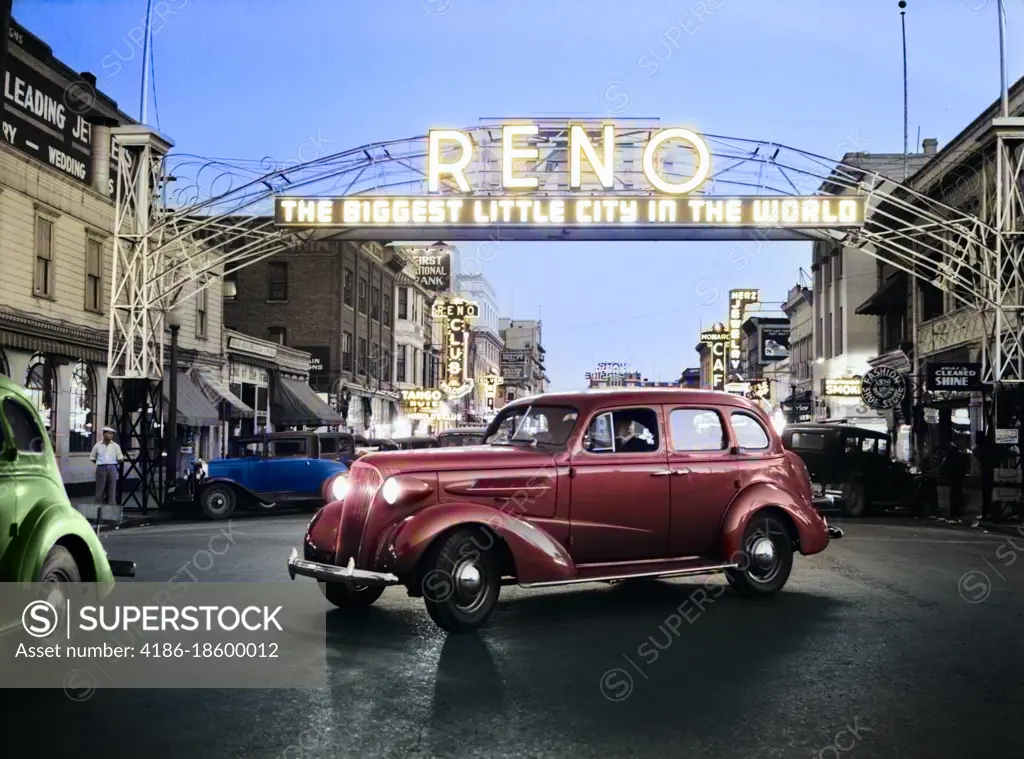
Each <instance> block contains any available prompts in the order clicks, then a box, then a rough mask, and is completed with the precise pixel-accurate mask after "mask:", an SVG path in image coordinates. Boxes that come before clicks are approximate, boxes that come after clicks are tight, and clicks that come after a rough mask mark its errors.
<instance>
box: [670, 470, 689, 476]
mask: <svg viewBox="0 0 1024 759" xmlns="http://www.w3.org/2000/svg"><path fill="white" fill-rule="evenodd" d="M672 474H675V475H679V474H690V470H689V469H673V470H672Z"/></svg>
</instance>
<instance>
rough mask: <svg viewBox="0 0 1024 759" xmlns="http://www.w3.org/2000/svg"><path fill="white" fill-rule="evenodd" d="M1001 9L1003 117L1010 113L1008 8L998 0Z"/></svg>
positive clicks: (1000, 41) (1001, 0)
mask: <svg viewBox="0 0 1024 759" xmlns="http://www.w3.org/2000/svg"><path fill="white" fill-rule="evenodd" d="M996 5H997V8H998V10H999V92H1000V96H1001V98H1002V101H1003V117H1004V118H1006V117H1008V116H1009V115H1010V93H1009V91H1008V90H1007V88H1006V8H1005V7H1004V6H1003V0H997V3H996Z"/></svg>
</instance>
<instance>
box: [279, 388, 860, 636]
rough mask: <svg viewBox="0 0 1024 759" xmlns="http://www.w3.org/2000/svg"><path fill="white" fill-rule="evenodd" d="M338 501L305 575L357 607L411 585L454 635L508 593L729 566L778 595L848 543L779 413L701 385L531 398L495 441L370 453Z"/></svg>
mask: <svg viewBox="0 0 1024 759" xmlns="http://www.w3.org/2000/svg"><path fill="white" fill-rule="evenodd" d="M325 492H326V494H327V495H326V498H325V500H327V501H328V503H327V505H325V506H324V507H323V508H322V509H320V511H319V512H317V514H316V515H315V516H314V517H313V519H312V520H311V521H310V523H309V527H308V529H307V532H306V536H305V541H304V543H305V545H304V548H303V555H302V556H300V555H299V554H298V552H297V551H296V550H293V551H292V555H291V556H290V558H289V559H288V571H289V573H290V575H291V577H292V579H295V576H296V575H305V576H308V577H313V578H315V579H317V580H319V581H320V583H321V585H320V587H321V589H322V590H323V592H324V594H325V596H326V597H327V599H328V600H329V601H330V602H331V603H333V604H334V605H335V606H338V607H342V608H346V607H360V606H369V605H370V604H372V603H373V602H374V601H376V600H377V599H378V598H379V597H380V595H381V593H382V592H383V591H384V589H385V588H386V587H387V586H389V585H404V586H405V587H406V588H407V589H408V592H409V594H410V595H412V596H416V597H423V598H424V601H425V602H426V606H427V610H428V611H429V613H430V616H431V617H432V618H433V619H434V621H435V622H436V623H437V624H438V625H440V626H441V627H442V628H444V629H445V630H448V631H451V632H462V631H467V630H473V629H475V628H477V627H479V626H480V625H482V624H483V623H484V622H485V621H486V620H487V618H488V617H489V616H490V614H491V612H492V611H493V609H494V605H495V602H496V601H497V598H498V593H499V591H500V589H501V586H502V585H503V584H510V583H515V584H518V585H520V586H522V587H525V588H531V587H541V586H550V585H568V584H572V583H587V582H611V581H618V580H628V579H635V578H656V577H677V576H681V575H703V574H709V573H714V572H725V574H726V576H727V578H728V580H729V583H730V584H731V585H732V587H733V588H734V589H735V590H736V592H737V593H739V594H740V595H742V596H745V597H751V598H757V597H765V596H771V595H774V594H775V593H778V592H779V590H781V589H782V587H783V585H785V583H786V580H787V579H788V578H789V574H790V570H791V569H792V566H793V556H794V554H795V553H802V554H804V555H809V554H814V553H818V552H820V551H823V550H824V549H825V548H826V547H827V546H828V544H829V539H830V537H831V538H839V537H842V532H841V531H839V530H838V529H837V528H835V527H829V526H828V524H827V523H826V522H825V520H824V519H823V518H822V517H821V516H820V515H819V514H818V512H817V510H816V508H815V506H814V503H812V496H811V484H810V479H809V478H808V475H807V470H806V468H805V467H804V465H803V463H802V462H801V460H800V458H799V457H798V456H797V455H796V454H794V453H792V452H789V451H786V450H785V449H784V448H783V447H782V443H781V442H780V440H779V437H778V435H777V434H776V433H775V431H774V429H773V428H772V425H771V424H770V422H769V420H768V419H767V417H766V416H765V415H764V413H763V412H762V411H761V410H760V409H759V408H758V407H756V406H755V405H754V404H752V403H750V402H749V401H747V400H745V399H743V398H740V397H737V396H734V395H729V394H726V393H717V392H710V391H700V390H664V389H656V390H655V389H650V390H646V389H645V390H612V391H607V390H596V391H586V392H579V393H560V394H548V395H541V396H535V397H533V398H523V399H520V400H517V401H515V402H513V403H510V404H508V405H507V406H505V407H504V408H503V409H502V410H501V412H500V414H499V415H498V417H497V418H496V419H495V420H494V421H493V422H492V423H491V425H490V427H489V428H488V429H487V432H486V437H485V441H484V444H483V445H478V446H469V447H463V448H450V449H449V448H435V449H426V450H419V451H394V452H382V453H372V454H368V455H367V456H364V457H363V458H361V459H360V460H358V461H356V462H355V463H354V464H353V465H352V469H351V470H350V472H348V473H347V474H344V475H339V476H338V477H337V478H335V479H334V480H333V481H331V482H330V483H328V485H327V487H326V488H325Z"/></svg>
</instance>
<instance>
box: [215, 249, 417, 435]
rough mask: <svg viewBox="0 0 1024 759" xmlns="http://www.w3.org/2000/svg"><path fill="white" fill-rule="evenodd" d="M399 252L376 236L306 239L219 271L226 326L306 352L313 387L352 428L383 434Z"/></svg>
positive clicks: (392, 405)
mask: <svg viewBox="0 0 1024 759" xmlns="http://www.w3.org/2000/svg"><path fill="white" fill-rule="evenodd" d="M403 268H405V259H404V258H403V257H402V256H401V254H400V253H398V252H397V251H395V250H392V249H390V248H386V247H383V246H381V245H379V244H378V243H375V242H366V243H358V242H350V241H339V240H312V241H307V242H305V243H303V244H302V245H300V246H298V247H296V248H293V249H291V250H288V251H283V252H281V253H277V254H275V255H274V256H273V257H271V258H269V259H267V260H264V261H260V262H258V263H255V264H252V265H249V266H245V267H244V268H240V269H236V270H233V271H229V272H227V273H226V274H225V276H224V279H225V288H226V289H227V292H228V297H226V298H225V302H224V318H225V325H226V326H227V328H228V329H230V330H233V331H237V332H239V333H242V334H244V335H249V336H252V337H254V338H257V339H259V340H265V341H268V342H271V343H275V344H277V345H280V346H284V347H286V348H293V349H296V350H298V351H303V352H306V353H309V354H310V355H311V357H313V360H314V363H315V365H316V366H318V367H322V368H321V369H320V371H318V372H316V374H315V376H311V378H310V379H311V381H312V382H314V383H315V387H314V389H315V390H316V391H317V393H318V394H320V396H321V399H322V400H323V399H326V401H327V402H328V403H329V404H330V405H331V406H332V407H333V408H334V409H336V410H337V411H338V412H339V413H341V414H342V415H343V417H344V419H345V423H344V426H346V427H347V428H348V429H349V430H351V431H353V432H356V433H366V434H370V435H388V434H390V425H391V422H392V421H393V420H394V419H395V418H396V417H397V415H398V401H399V398H400V395H399V393H398V392H397V389H396V387H395V384H394V374H393V369H394V354H395V337H394V319H395V302H394V298H395V293H396V279H397V277H398V275H399V274H400V273H401V271H402V269H403Z"/></svg>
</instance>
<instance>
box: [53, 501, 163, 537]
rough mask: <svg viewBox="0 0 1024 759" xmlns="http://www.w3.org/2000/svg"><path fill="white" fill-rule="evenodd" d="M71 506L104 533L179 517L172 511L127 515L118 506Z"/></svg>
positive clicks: (93, 504)
mask: <svg viewBox="0 0 1024 759" xmlns="http://www.w3.org/2000/svg"><path fill="white" fill-rule="evenodd" d="M71 505H72V506H73V507H74V508H75V511H77V512H78V513H79V514H81V515H82V516H83V517H85V518H86V520H87V521H88V522H89V524H91V525H93V526H94V527H95V526H97V525H98V526H99V528H100V531H102V532H110V531H112V530H124V529H128V528H131V527H148V526H149V525H154V524H163V523H165V522H170V521H173V520H174V519H175V518H176V516H177V515H175V514H174V513H173V512H172V511H171V510H170V509H166V510H155V509H154V510H153V511H152V512H151V513H149V514H138V513H133V512H128V513H127V514H125V513H124V510H123V509H122V507H121V506H118V505H116V504H104V505H97V504H95V503H72V504H71ZM178 518H180V517H178Z"/></svg>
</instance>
